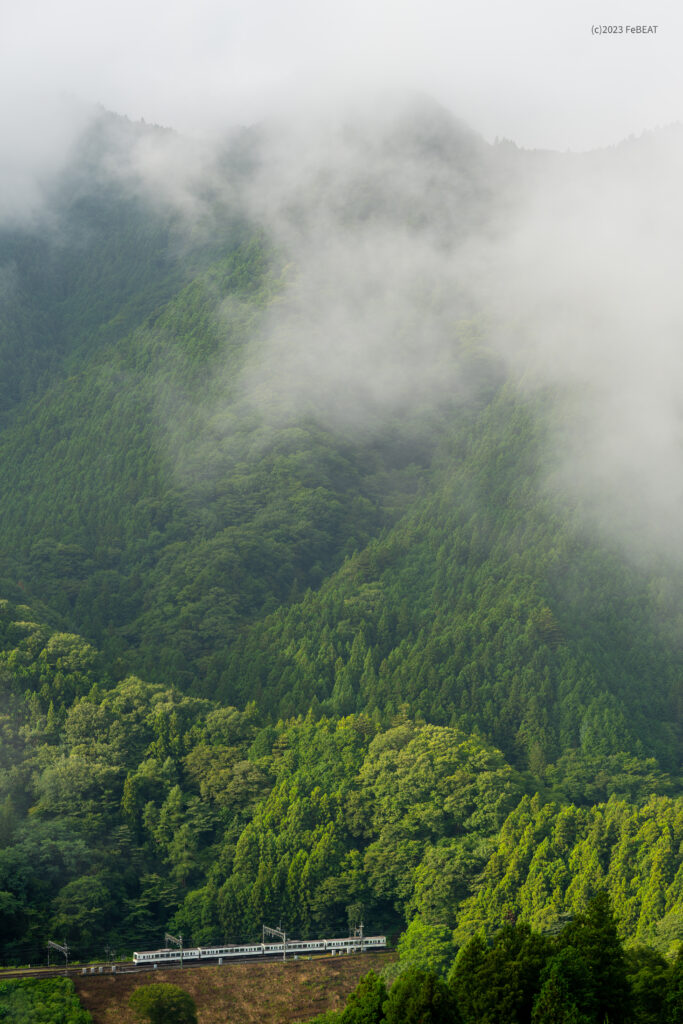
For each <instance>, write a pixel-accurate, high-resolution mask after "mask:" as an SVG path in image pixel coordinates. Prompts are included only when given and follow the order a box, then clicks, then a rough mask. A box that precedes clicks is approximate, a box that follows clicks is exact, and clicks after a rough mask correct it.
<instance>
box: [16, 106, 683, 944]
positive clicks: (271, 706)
mask: <svg viewBox="0 0 683 1024" xmlns="http://www.w3.org/2000/svg"><path fill="white" fill-rule="evenodd" d="M297 132H298V134H297ZM297 132H295V133H294V135H292V134H291V133H290V134H288V133H287V132H285V131H284V129H283V128H282V126H280V125H270V126H263V127H261V128H258V129H250V130H245V131H243V132H240V133H238V134H236V135H235V136H234V137H232V138H231V139H228V140H226V141H225V143H224V144H222V145H221V147H219V148H214V149H211V150H210V151H209V150H208V149H204V150H198V151H199V153H200V157H201V159H200V158H199V157H197V154H196V153H194V151H193V146H192V144H191V143H187V142H185V141H183V140H180V139H178V138H177V137H176V136H175V135H174V134H173V133H171V132H167V131H165V130H162V129H159V128H154V127H151V126H146V125H133V124H131V123H129V122H127V121H126V120H125V119H121V118H117V117H114V116H113V115H108V114H104V113H100V114H99V115H98V117H97V118H96V119H95V120H94V122H93V124H92V125H91V127H90V128H89V130H88V132H87V133H86V135H85V136H84V138H83V139H82V140H81V142H80V143H79V146H78V147H77V149H76V150H75V152H74V154H73V159H72V162H71V164H70V165H69V166H68V167H67V169H66V170H65V171H63V172H62V174H61V176H60V177H59V178H58V179H55V180H54V181H53V182H52V183H51V185H50V188H49V189H48V191H47V192H46V195H45V201H44V207H43V209H42V210H41V211H40V212H39V213H38V214H36V215H35V216H34V218H33V220H32V221H31V222H20V221H16V222H14V223H12V224H5V225H0V294H1V297H2V304H1V305H0V422H1V424H2V429H1V431H0V472H1V474H2V476H1V479H2V489H1V491H0V584H1V588H2V591H3V592H4V603H3V605H2V616H1V619H0V687H1V689H2V705H1V710H2V714H3V717H2V745H1V746H0V808H1V813H0V835H1V836H2V849H1V850H0V915H1V920H2V927H0V934H1V935H2V942H3V948H2V955H3V956H5V957H7V958H14V959H24V960H30V959H35V957H36V956H37V955H38V953H37V949H38V947H39V946H41V945H42V944H43V942H44V938H45V935H46V934H47V933H48V932H49V933H50V934H51V933H52V932H54V933H55V935H58V936H60V937H62V936H63V935H67V937H68V938H69V941H70V942H71V943H73V945H74V948H77V949H79V950H81V951H83V954H84V955H85V953H86V952H89V951H95V950H97V949H101V948H102V947H103V946H104V944H105V943H109V944H114V945H115V946H116V947H117V948H119V949H123V948H125V949H132V948H134V947H138V948H149V947H154V946H156V945H158V944H159V943H160V940H161V936H162V935H163V932H164V930H165V929H167V928H170V929H177V930H182V932H183V935H184V936H185V938H186V941H187V942H193V943H196V942H210V941H213V940H214V939H217V938H227V939H235V940H237V939H247V938H251V937H252V936H254V935H256V934H257V933H258V932H259V930H260V926H261V923H262V921H265V922H266V923H268V922H270V923H274V922H276V921H277V920H282V922H283V926H284V927H286V928H287V930H288V932H291V933H297V934H301V935H310V934H317V933H323V932H324V933H334V932H343V931H345V930H346V929H347V927H348V926H349V924H350V923H353V922H355V921H356V920H357V919H358V918H359V917H360V916H364V918H365V921H366V924H368V925H371V927H372V929H373V931H378V932H379V931H380V930H382V929H386V930H387V931H388V932H390V933H393V932H398V931H400V930H401V929H402V928H403V927H405V925H406V923H407V922H409V921H412V922H413V926H415V927H417V926H422V925H423V926H424V927H425V928H438V927H444V926H445V927H447V928H448V929H450V930H453V934H454V936H455V942H456V943H457V944H465V943H466V942H467V940H468V939H469V937H470V936H471V935H472V934H474V933H475V932H476V931H477V930H481V929H483V930H484V931H485V933H486V934H487V935H489V936H492V935H493V934H494V933H495V932H496V930H497V929H498V928H499V927H500V926H501V924H502V923H503V922H504V921H506V920H509V917H510V915H517V916H519V917H520V918H521V920H523V921H526V922H528V923H529V924H531V925H533V926H534V927H535V928H543V927H550V926H552V925H553V924H554V923H555V922H556V921H557V920H558V919H560V917H561V916H562V915H565V914H579V913H581V912H583V911H584V910H585V909H586V907H587V905H588V901H589V900H590V898H591V897H592V896H593V895H594V894H595V893H596V892H598V891H601V890H603V889H606V890H607V891H608V892H609V893H610V894H611V895H612V897H613V899H614V905H615V909H616V911H617V916H618V919H619V927H620V930H621V931H620V934H621V937H622V938H623V939H624V940H625V941H628V942H633V941H636V940H637V941H638V942H645V943H650V944H653V945H655V946H656V948H657V949H659V950H660V951H661V952H663V953H666V952H673V951H675V950H676V949H677V948H678V946H679V945H680V942H681V938H682V937H683V903H682V900H683V888H682V886H683V883H682V881H681V879H683V866H682V865H681V850H682V848H683V847H682V845H681V844H682V842H683V806H682V805H681V800H682V799H683V798H682V796H681V788H680V750H681V734H680V724H681V693H682V692H683V691H682V688H681V675H682V672H683V649H682V646H681V640H682V637H683V634H682V633H681V619H680V600H679V599H680V597H681V595H682V594H683V574H682V573H681V568H680V565H679V564H678V559H677V556H676V557H671V556H670V554H669V552H668V551H666V550H665V551H664V552H662V549H661V547H658V546H657V544H652V545H650V547H648V546H647V545H646V544H643V545H641V546H639V547H638V549H637V551H636V550H629V549H628V546H625V545H624V543H623V535H622V534H619V535H618V536H615V537H614V538H610V536H609V531H605V530H601V529H600V528H598V527H597V526H596V522H595V517H594V516H593V514H592V513H593V511H594V509H592V508H591V507H589V506H590V502H588V501H587V500H586V494H585V491H582V490H581V489H580V488H579V489H577V490H575V491H572V489H571V488H570V487H567V484H566V480H565V479H564V478H563V479H562V480H559V481H558V480H557V479H556V478H555V476H554V470H555V469H556V467H557V465H558V462H559V459H560V455H559V454H558V438H562V437H563V436H565V435H566V431H567V422H568V421H567V419H566V415H567V410H568V409H571V408H573V405H572V403H573V402H575V391H573V390H572V388H571V387H569V388H568V389H566V390H563V389H562V388H561V387H560V386H558V385H557V384H555V383H554V382H553V383H552V385H551V384H549V383H548V380H547V379H545V380H543V381H541V383H540V385H539V384H534V386H531V385H530V382H529V379H528V378H529V374H528V373H527V374H526V375H525V373H524V368H523V367H521V368H520V366H519V365H515V363H514V360H510V358H509V353H507V352H505V353H503V351H502V349H501V345H500V338H499V335H500V330H501V328H500V319H497V317H498V316H499V313H498V312H497V313H496V317H493V314H492V312H491V311H490V310H489V309H487V308H486V303H485V301H484V299H483V298H482V295H483V293H482V291H481V289H480V288H478V287H477V288H475V287H473V286H472V282H471V276H470V277H468V275H471V269H470V270H468V269H467V268H471V267H472V266H473V265H475V264H476V261H477V259H481V252H482V251H483V252H486V251H488V250H486V249H482V248H481V247H482V246H483V245H485V244H486V245H488V244H490V243H491V240H492V239H493V240H494V241H495V239H496V238H497V236H498V234H499V233H500V232H501V231H502V229H503V227H504V226H505V225H506V224H507V223H509V221H510V219H511V212H510V211H511V210H512V209H514V208H515V203H516V201H517V197H518V196H519V194H520V190H521V189H522V183H524V182H527V181H529V180H536V179H537V178H538V177H539V176H541V177H542V176H543V175H544V174H545V173H546V172H547V171H548V168H554V167H555V166H556V165H558V161H560V158H559V157H556V156H552V155H549V154H525V153H523V152H521V151H518V150H516V149H515V148H514V147H512V146H510V145H508V144H503V145H499V146H487V145H486V144H485V143H484V142H483V141H482V140H480V139H478V137H477V136H476V135H474V134H473V133H471V132H469V131H468V130H467V129H465V128H464V127H463V126H461V125H459V124H458V123H457V122H454V121H453V120H452V119H450V118H449V117H448V116H447V115H446V114H444V113H443V112H441V111H438V110H436V109H434V108H432V107H431V106H430V105H429V104H426V103H420V104H414V105H413V106H411V107H410V108H409V109H408V110H403V111H402V112H401V113H400V114H395V113H392V115H391V116H387V115H383V118H380V119H379V121H378V120H377V119H375V120H370V119H367V118H366V119H363V118H359V119H358V120H348V119H347V121H346V122H344V123H343V124H342V125H341V126H336V127H335V126H334V125H326V126H324V130H321V126H318V128H317V129H316V132H315V133H314V134H313V136H311V135H310V134H307V131H304V129H303V128H302V127H301V126H299V127H298V128H297ZM312 137H313V138H314V139H315V140H316V141H315V145H313V144H312V141H311V138H312ZM294 143H296V145H295V144H294ZM292 153H296V160H295V161H294V160H293V159H292V156H291V154H292ZM610 159H613V160H619V159H620V155H619V153H615V154H612V156H611V158H610ZM562 166H564V165H562ZM482 239H483V240H484V241H482ZM477 254H479V255H477ZM501 287H502V286H501ZM503 292H504V289H503ZM490 313H491V315H489V314H490ZM510 316H511V319H514V320H515V323H514V325H513V326H514V331H513V332H512V333H513V334H515V333H516V332H518V331H520V330H522V329H523V328H524V322H523V317H522V316H521V314H519V312H518V311H512V312H511V314H510ZM515 318H516V319H515ZM572 383H574V382H572ZM635 501H636V498H634V503H635Z"/></svg>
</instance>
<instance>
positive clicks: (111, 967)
mask: <svg viewBox="0 0 683 1024" xmlns="http://www.w3.org/2000/svg"><path fill="white" fill-rule="evenodd" d="M368 952H372V953H373V954H374V953H389V952H391V951H390V950H388V949H372V950H368ZM349 955H351V956H362V955H363V954H362V953H360V952H357V953H352V954H349ZM255 959H256V958H255V957H253V956H242V957H231V958H230V960H223V962H222V964H220V965H219V963H218V959H209V958H205V959H203V960H197V961H194V960H193V961H189V960H186V961H183V964H182V968H181V965H180V962H179V961H171V962H170V963H164V964H158V966H156V967H154V966H153V965H152V964H134V963H133V961H132V960H121V961H116V962H115V963H113V964H112V963H111V961H107V962H106V963H104V962H95V963H88V964H72V965H70V966H69V967H53V966H50V967H16V968H14V967H3V968H0V981H9V980H10V979H12V978H77V977H78V978H80V977H83V976H85V975H87V976H89V977H101V978H111V977H117V976H118V975H121V974H158V973H159V972H160V971H169V970H176V971H177V970H181V969H182V970H183V971H188V970H194V969H195V968H197V967H218V966H222V967H228V966H229V965H230V964H245V963H254V962H255ZM333 959H336V957H333V956H332V954H331V953H329V952H325V953H318V954H310V955H306V956H297V955H296V954H292V955H291V956H288V957H287V959H286V961H285V962H286V963H296V962H298V961H301V960H333ZM264 960H266V961H269V962H270V963H282V962H283V960H282V954H281V953H274V954H272V955H270V956H269V955H267V954H266V955H263V956H259V957H258V961H257V962H262V961H264Z"/></svg>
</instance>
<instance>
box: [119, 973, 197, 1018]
mask: <svg viewBox="0 0 683 1024" xmlns="http://www.w3.org/2000/svg"><path fill="white" fill-rule="evenodd" d="M128 1005H129V1006H130V1007H131V1009H132V1010H133V1011H134V1012H135V1014H136V1016H137V1018H138V1019H139V1020H143V1021H149V1022H150V1024H197V1008H196V1006H195V1002H194V999H193V998H192V996H191V995H190V994H189V993H188V992H184V991H183V989H181V988H178V986H177V985H168V984H165V983H163V982H160V983H158V984H152V985H144V986H143V987H141V988H136V989H135V990H134V991H133V992H132V994H131V996H130V999H129V1000H128Z"/></svg>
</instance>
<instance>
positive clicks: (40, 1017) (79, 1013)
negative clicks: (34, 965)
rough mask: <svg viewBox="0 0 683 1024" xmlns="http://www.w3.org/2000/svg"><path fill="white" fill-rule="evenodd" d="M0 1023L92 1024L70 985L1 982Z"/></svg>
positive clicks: (64, 982)
mask: <svg viewBox="0 0 683 1024" xmlns="http://www.w3.org/2000/svg"><path fill="white" fill-rule="evenodd" d="M0 1020H1V1021H7V1024H92V1017H91V1016H90V1014H89V1013H88V1012H87V1010H84V1009H83V1007H82V1006H81V1004H80V1000H79V998H78V996H77V995H76V991H75V989H74V986H73V982H72V981H68V979H66V978H50V979H48V980H44V981H41V980H37V979H33V978H31V979H26V980H24V979H20V980H19V979H17V980H12V981H0Z"/></svg>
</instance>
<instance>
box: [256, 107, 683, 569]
mask: <svg viewBox="0 0 683 1024" xmlns="http://www.w3.org/2000/svg"><path fill="white" fill-rule="evenodd" d="M682 171H683V131H682V130H680V129H678V128H676V127H673V128H670V129H667V130H660V131H659V132H653V133H646V134H645V135H643V136H641V137H639V138H631V139H630V140H627V141H625V142H623V143H622V144H621V145H619V146H614V147H608V148H605V149H602V150H598V151H595V152H592V153H587V154H581V155H577V154H554V153H550V152H542V151H525V150H522V149H518V148H517V147H515V146H514V145H513V144H501V145H493V146H491V145H490V144H488V143H486V142H485V141H484V140H483V139H482V138H481V137H479V136H477V135H476V133H474V132H473V131H472V130H471V129H469V128H468V127H466V126H465V125H463V124H462V122H459V121H458V120H456V119H454V118H453V117H452V116H451V115H449V114H448V113H447V112H446V111H444V110H443V109H442V108H439V107H438V106H437V105H434V104H431V103H429V102H428V101H426V100H421V99H420V100H416V99H414V98H412V99H411V100H409V101H406V100H405V98H404V99H403V101H402V102H400V103H396V104H395V105H394V106H392V105H391V104H389V105H387V104H386V102H385V101H382V103H380V104H379V105H367V106H366V108H365V109H364V110H363V111H362V114H360V115H358V112H357V111H356V113H355V114H350V113H349V112H348V110H347V111H346V112H345V114H344V116H341V117H339V116H337V117H336V118H333V117H331V118H329V119H328V120H326V121H325V122H323V124H322V126H321V124H320V123H317V124H316V123H314V124H313V125H311V124H310V123H308V125H307V128H306V129H304V128H303V127H302V125H301V122H299V121H294V122H292V123H290V124H283V122H278V124H277V128H276V130H275V131H271V132H267V133H266V141H265V143H264V146H263V150H262V159H261V163H260V165H259V168H258V170H257V172H256V173H255V175H254V178H253V180H252V181H251V182H250V186H249V188H248V189H247V192H246V199H247V202H248V205H249V209H250V211H251V214H252V216H253V218H254V220H255V221H256V222H257V223H260V224H262V225H264V226H265V228H266V230H267V232H268V235H269V237H270V238H272V239H274V240H275V241H276V244H277V245H278V246H279V247H280V248H281V249H282V250H283V251H284V252H285V253H286V256H287V260H288V261H289V264H290V265H289V268H288V278H287V280H288V284H287V287H286V288H285V289H284V291H283V293H282V295H281V296H280V297H279V299H278V301H277V302H276V303H275V304H274V305H273V307H272V308H271V310H270V311H269V314H268V317H267V321H266V325H265V329H264V336H263V339H262V341H261V345H260V348H259V349H258V352H259V356H258V361H257V362H256V363H254V364H252V365H251V366H250V367H249V368H248V372H247V386H248V388H249V389H250V393H251V400H252V401H253V402H255V403H258V404H259V406H260V408H261V411H262V412H263V414H264V415H270V416H277V417H282V416H283V415H286V414H287V413H289V415H302V414H304V413H309V414H312V415H316V416H318V417H321V418H322V419H323V420H324V421H326V422H327V423H332V424H335V425H336V426H339V425H342V426H343V427H344V428H345V429H346V428H348V426H349V424H352V425H353V427H354V429H356V430H366V431H368V430H372V429H375V428H376V427H378V426H379V425H380V424H381V423H382V422H383V419H384V418H385V417H386V416H387V415H396V414H397V413H398V414H401V415H406V416H409V415H411V414H413V413H414V412H416V411H417V410H419V409H424V408H429V407H431V408H432V409H438V406H439V404H440V403H442V402H443V401H453V400H454V399H457V400H460V401H467V400H468V399H470V398H471V397H473V396H472V395H471V394H470V393H469V389H471V386H472V385H471V381H469V380H468V379H467V377H466V375H465V374H464V372H463V363H462V359H461V355H462V344H461V335H462V332H463V324H466V323H467V322H469V321H472V320H476V321H477V322H478V323H482V322H483V323H484V324H485V325H486V327H485V329H484V332H483V336H482V345H483V346H484V347H485V348H486V349H487V350H488V351H489V352H492V353H494V354H495V357H496V358H497V359H499V360H501V361H502V362H503V364H504V365H505V366H506V368H507V373H508V374H509V376H510V378H511V379H512V381H513V382H514V384H515V386H516V387H517V388H519V389H520V390H521V391H522V392H523V393H527V394H530V395H532V394H535V393H543V394H546V393H547V392H548V391H550V392H552V394H553V395H554V396H555V397H554V399H553V401H554V404H555V411H554V414H553V421H552V425H551V426H550V427H549V429H550V430H551V431H552V434H551V436H550V443H551V445H552V452H553V455H552V458H551V459H550V460H549V463H550V466H551V468H550V469H548V471H547V475H546V486H547V489H548V493H549V494H551V495H553V497H554V498H555V499H556V500H558V501H560V502H562V503H563V504H569V505H571V506H578V508H579V509H580V511H581V514H582V515H583V516H584V518H585V519H586V520H587V521H588V522H589V523H590V524H591V526H592V527H594V528H596V529H598V530H599V531H601V532H602V533H603V534H604V535H605V537H607V538H609V539H611V540H613V541H614V540H616V541H617V542H618V543H621V544H623V545H624V546H625V547H626V549H627V550H629V551H630V552H631V553H632V554H633V555H634V557H638V558H640V557H642V556H644V555H646V554H647V552H650V553H655V554H662V553H665V554H667V555H669V554H671V555H673V554H674V553H675V555H676V557H678V554H677V552H678V550H679V546H680V545H679V542H680V541H681V540H683V536H682V532H683V531H682V528H681V525H680V512H679V510H680V507H681V499H682V498H683V449H682V445H683V403H682V401H681V394H680V390H681V381H682V380H683V365H682V363H683V347H682V346H681V338H682V337H683V300H682V299H681V293H680V287H679V283H678V260H677V253H678V247H679V239H680V237H681V227H682V224H681V221H682V219H683V208H681V204H680V202H679V187H680V186H679V182H680V180H681V172H682Z"/></svg>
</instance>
